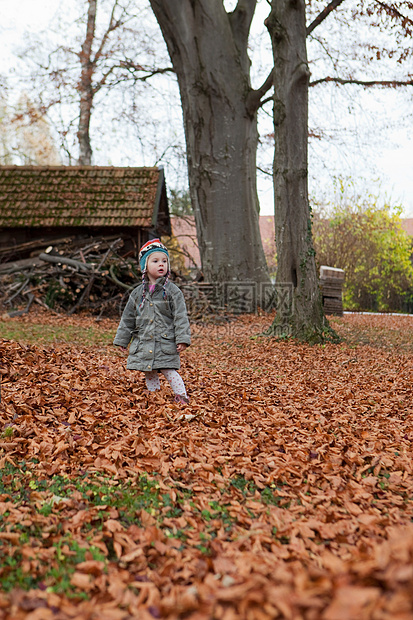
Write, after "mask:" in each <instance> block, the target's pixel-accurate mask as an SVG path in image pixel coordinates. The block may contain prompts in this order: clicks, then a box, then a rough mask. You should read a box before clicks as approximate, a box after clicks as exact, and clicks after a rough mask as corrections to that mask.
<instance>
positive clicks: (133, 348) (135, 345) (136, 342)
mask: <svg viewBox="0 0 413 620" xmlns="http://www.w3.org/2000/svg"><path fill="white" fill-rule="evenodd" d="M138 349H139V339H138V338H134V339H133V340H132V343H131V345H130V347H129V355H134V354H135V353H136V352H137V350H138Z"/></svg>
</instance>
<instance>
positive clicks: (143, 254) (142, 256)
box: [139, 239, 170, 273]
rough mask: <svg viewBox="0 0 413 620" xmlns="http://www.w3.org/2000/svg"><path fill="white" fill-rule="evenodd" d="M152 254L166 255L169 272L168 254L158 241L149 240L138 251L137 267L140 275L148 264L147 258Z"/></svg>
mask: <svg viewBox="0 0 413 620" xmlns="http://www.w3.org/2000/svg"><path fill="white" fill-rule="evenodd" d="M154 252H163V253H164V254H166V256H167V258H168V271H169V270H170V262H169V252H168V250H167V248H166V247H165V246H164V244H163V243H162V242H161V240H160V239H151V240H150V241H147V242H146V243H145V244H144V245H143V246H142V247H141V249H140V251H139V265H140V267H141V271H142V273H145V271H146V264H147V262H148V258H149V256H150V255H151V254H153V253H154Z"/></svg>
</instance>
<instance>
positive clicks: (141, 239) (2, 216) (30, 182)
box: [0, 166, 171, 251]
mask: <svg viewBox="0 0 413 620" xmlns="http://www.w3.org/2000/svg"><path fill="white" fill-rule="evenodd" d="M170 234H171V223H170V218H169V211H168V201H167V195H166V186H165V177H164V171H163V169H162V168H116V167H109V166H107V167H101V166H0V248H1V247H3V248H4V247H6V246H7V247H15V248H16V249H17V248H18V247H19V248H21V249H22V250H23V249H24V247H33V242H38V243H42V242H43V241H44V243H45V245H47V244H49V243H52V242H53V241H56V240H59V239H61V238H63V237H71V236H73V237H76V238H82V237H90V236H92V237H95V236H105V237H107V236H110V235H117V236H119V237H122V238H123V239H124V241H125V250H128V251H132V250H133V251H136V250H138V249H139V248H140V246H141V245H143V243H145V242H146V241H148V240H149V239H150V238H153V237H156V236H161V235H170ZM31 242H32V243H31Z"/></svg>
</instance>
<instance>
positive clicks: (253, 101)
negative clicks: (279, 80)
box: [246, 70, 274, 115]
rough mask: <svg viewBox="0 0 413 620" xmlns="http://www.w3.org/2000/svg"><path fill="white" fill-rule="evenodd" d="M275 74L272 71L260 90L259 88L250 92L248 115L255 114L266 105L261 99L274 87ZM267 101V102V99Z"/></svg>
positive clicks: (247, 106)
mask: <svg viewBox="0 0 413 620" xmlns="http://www.w3.org/2000/svg"><path fill="white" fill-rule="evenodd" d="M273 73H274V72H273V70H272V71H271V72H270V73H269V75H268V77H267V79H266V80H265V82H264V84H263V85H262V86H260V88H257V90H250V92H249V93H248V96H247V101H246V108H247V112H248V114H251V115H252V114H255V112H256V111H257V110H258V108H259V107H261V106H262V105H263V104H264V102H263V101H261V99H262V97H263V96H264V95H265V94H266V93H268V91H269V90H270V89H271V88H272V87H273ZM265 101H267V99H266V100H265Z"/></svg>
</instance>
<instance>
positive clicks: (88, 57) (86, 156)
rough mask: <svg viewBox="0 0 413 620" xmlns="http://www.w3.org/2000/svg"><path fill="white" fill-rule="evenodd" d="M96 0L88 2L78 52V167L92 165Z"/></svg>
mask: <svg viewBox="0 0 413 620" xmlns="http://www.w3.org/2000/svg"><path fill="white" fill-rule="evenodd" d="M96 10H97V0H88V13H87V26H86V37H85V40H84V41H83V45H82V50H81V52H80V56H79V59H80V66H81V72H80V80H79V87H78V89H79V94H80V106H79V107H80V110H79V125H78V131H77V138H78V141H79V158H78V162H77V163H78V165H79V166H90V165H91V163H92V147H91V145H90V119H91V115H92V107H93V96H94V92H93V73H94V63H93V61H92V45H93V41H94V38H95V26H96Z"/></svg>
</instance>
